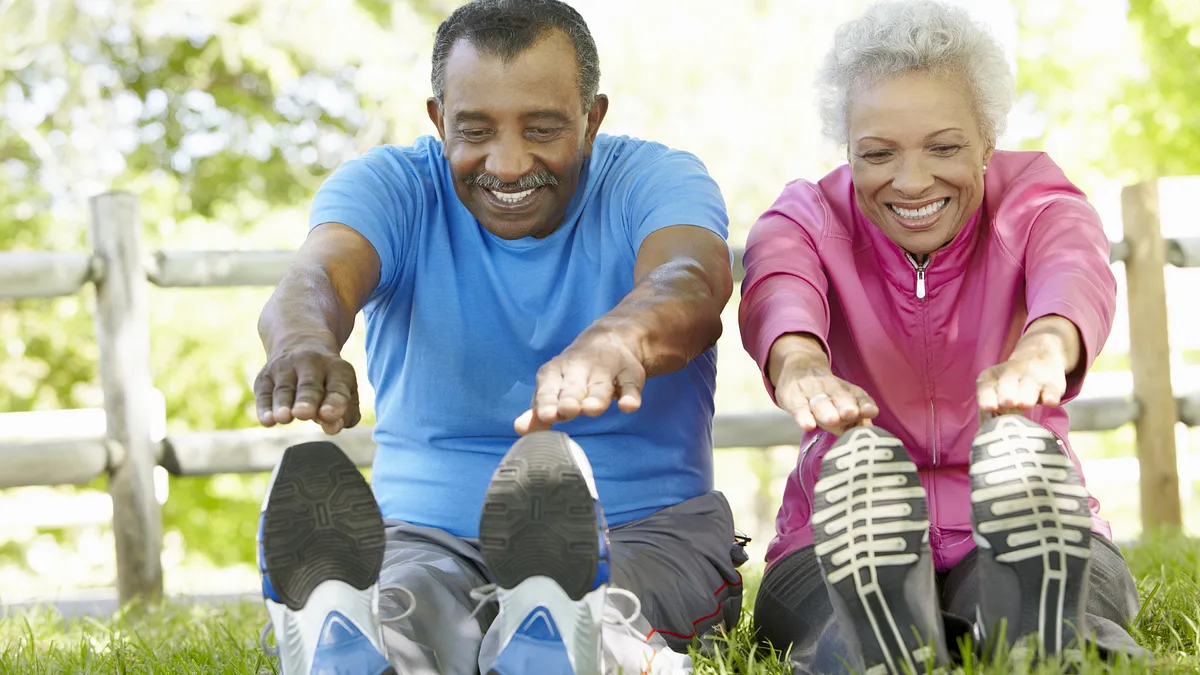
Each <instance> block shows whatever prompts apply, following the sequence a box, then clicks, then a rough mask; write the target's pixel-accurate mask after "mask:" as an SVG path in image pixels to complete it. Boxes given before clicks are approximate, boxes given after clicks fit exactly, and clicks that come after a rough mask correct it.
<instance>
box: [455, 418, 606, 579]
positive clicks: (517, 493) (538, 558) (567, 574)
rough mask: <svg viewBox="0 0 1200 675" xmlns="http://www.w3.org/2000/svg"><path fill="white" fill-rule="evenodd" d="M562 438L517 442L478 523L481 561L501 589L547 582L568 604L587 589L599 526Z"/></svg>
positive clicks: (537, 436) (550, 435)
mask: <svg viewBox="0 0 1200 675" xmlns="http://www.w3.org/2000/svg"><path fill="white" fill-rule="evenodd" d="M569 443H571V441H570V439H569V438H567V436H566V435H565V434H562V433H559V432H555V431H545V432H539V433H534V434H530V435H528V436H525V437H523V438H521V439H520V440H518V441H517V442H516V443H515V444H514V445H513V447H512V448H511V449H510V450H509V451H508V454H506V455H505V457H504V459H503V460H502V461H501V462H500V465H499V466H498V467H497V468H496V471H495V473H494V474H493V477H492V482H491V484H490V485H489V486H488V490H487V494H486V496H485V497H484V503H483V510H482V513H481V515H480V519H479V545H480V549H481V551H482V554H483V559H484V562H486V563H487V566H488V569H489V570H490V571H491V572H492V575H493V576H494V578H495V581H496V583H497V584H499V585H500V587H502V588H514V587H516V586H517V584H519V583H521V582H522V581H524V580H525V579H528V578H529V577H533V576H545V577H549V578H550V579H553V580H554V581H555V582H556V583H557V584H558V585H559V586H560V587H561V588H562V589H563V591H565V592H566V594H567V595H568V596H569V597H570V598H571V599H572V600H576V601H578V600H580V599H582V598H583V596H584V595H586V594H587V593H588V591H590V590H591V589H592V586H593V583H594V581H595V578H596V573H597V567H598V565H599V560H600V545H599V536H600V532H599V523H598V522H597V516H596V506H595V502H594V500H593V499H592V494H591V491H590V490H589V489H588V485H587V481H586V479H585V478H584V476H583V473H582V472H581V470H580V468H579V466H578V465H577V464H576V463H575V461H574V460H573V459H572V456H571V449H570V447H569V445H568V444H569Z"/></svg>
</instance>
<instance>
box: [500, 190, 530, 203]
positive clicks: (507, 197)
mask: <svg viewBox="0 0 1200 675" xmlns="http://www.w3.org/2000/svg"><path fill="white" fill-rule="evenodd" d="M491 193H492V194H494V195H496V199H499V200H500V201H502V202H505V203H507V204H516V203H517V202H519V201H521V200H522V199H525V198H526V197H528V196H529V195H531V194H533V190H524V191H522V192H496V191H495V190H491Z"/></svg>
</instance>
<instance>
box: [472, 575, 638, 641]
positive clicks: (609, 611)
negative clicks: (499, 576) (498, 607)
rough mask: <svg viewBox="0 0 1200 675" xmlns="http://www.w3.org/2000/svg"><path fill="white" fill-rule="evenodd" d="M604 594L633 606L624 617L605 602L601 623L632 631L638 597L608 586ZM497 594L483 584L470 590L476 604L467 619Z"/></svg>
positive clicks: (493, 587) (629, 592)
mask: <svg viewBox="0 0 1200 675" xmlns="http://www.w3.org/2000/svg"><path fill="white" fill-rule="evenodd" d="M604 592H605V595H607V596H618V597H622V598H625V599H627V600H629V601H630V602H631V603H632V604H633V611H631V612H630V613H629V614H628V615H626V614H623V613H621V610H620V609H619V608H618V607H617V606H616V604H615V603H609V602H605V603H604V615H603V617H602V618H603V621H604V622H605V623H609V624H615V625H619V626H625V627H626V628H631V629H632V628H633V622H634V620H636V619H637V618H638V616H640V615H641V613H642V601H641V600H639V599H638V596H636V595H634V594H633V592H632V591H627V590H625V589H624V588H617V587H615V586H609V587H608V588H606V589H605V591H604ZM499 593H500V589H499V588H498V587H497V586H496V584H485V585H483V586H479V587H478V588H472V589H471V593H470V595H471V599H472V600H474V601H476V602H477V603H478V604H477V605H475V609H474V610H472V611H471V615H470V616H469V617H467V618H468V619H474V618H475V617H476V615H478V614H479V611H480V610H482V609H483V608H484V607H485V606H487V604H488V603H489V602H491V601H493V600H495V599H496V596H497V595H499ZM635 630H636V629H635Z"/></svg>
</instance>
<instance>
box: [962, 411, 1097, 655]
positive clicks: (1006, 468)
mask: <svg viewBox="0 0 1200 675" xmlns="http://www.w3.org/2000/svg"><path fill="white" fill-rule="evenodd" d="M971 524H972V526H973V527H974V530H975V533H976V535H977V536H982V537H983V538H984V539H985V540H986V541H987V543H988V544H989V545H990V547H991V552H990V554H991V556H992V557H993V558H994V561H995V562H996V563H999V564H1002V565H1007V566H1008V567H1010V568H1011V569H1012V571H1013V573H1014V574H1013V575H1012V577H1013V578H1015V579H1016V583H1017V585H1018V587H1017V588H1011V587H1003V588H1002V587H998V586H997V583H998V582H994V581H989V580H988V579H983V580H982V588H981V591H983V592H984V593H1004V594H1012V593H1019V594H1020V596H1019V597H1020V602H1019V607H1020V611H1019V614H1018V616H1017V617H1016V620H1015V622H1014V621H1012V620H1011V619H1010V621H1009V623H1008V624H1007V626H1006V628H1005V632H1006V636H1007V641H1008V642H1009V643H1015V641H1017V640H1019V639H1021V638H1022V637H1024V636H1028V635H1034V636H1036V639H1037V643H1038V647H1039V648H1041V649H1043V650H1044V653H1050V654H1057V653H1061V652H1063V651H1064V650H1066V649H1067V648H1068V644H1070V643H1071V642H1072V641H1074V640H1075V637H1076V631H1077V630H1080V629H1082V628H1083V624H1082V623H1081V620H1082V619H1083V616H1082V607H1083V604H1082V600H1083V599H1084V593H1085V592H1086V591H1085V588H1084V583H1085V581H1086V579H1087V575H1088V568H1089V564H1090V561H1091V555H1092V552H1091V527H1092V513H1091V509H1090V508H1089V506H1088V498H1087V490H1086V489H1085V488H1084V487H1083V483H1082V481H1081V480H1080V478H1079V474H1078V473H1077V472H1076V471H1075V465H1074V464H1073V463H1072V462H1071V458H1070V457H1068V456H1067V455H1066V454H1065V453H1064V452H1063V451H1062V449H1061V448H1059V445H1058V439H1057V438H1056V437H1055V436H1054V434H1052V433H1050V432H1049V431H1047V430H1046V429H1045V428H1043V427H1042V426H1041V425H1039V424H1037V423H1035V422H1033V421H1031V420H1028V419H1026V418H1024V417H1020V416H1017V415H1005V416H1003V417H998V418H996V419H993V420H991V421H989V422H988V423H987V424H986V425H984V427H983V428H982V429H981V430H980V432H979V434H978V435H977V436H976V438H975V443H974V444H973V446H972V448H971ZM1006 576H1007V575H1006ZM1004 585H1005V586H1008V584H1004ZM982 604H983V606H984V607H986V606H988V603H986V602H984V603H982ZM1006 618H1007V617H1006ZM983 619H984V622H985V623H986V624H991V623H995V619H996V617H987V616H984V617H983ZM1014 623H1015V625H1014ZM985 627H988V628H990V626H985Z"/></svg>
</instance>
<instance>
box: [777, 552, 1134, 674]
mask: <svg viewBox="0 0 1200 675" xmlns="http://www.w3.org/2000/svg"><path fill="white" fill-rule="evenodd" d="M1091 549H1092V563H1091V573H1090V574H1091V578H1090V590H1089V593H1088V601H1087V621H1088V629H1089V630H1090V632H1091V633H1092V640H1093V641H1094V643H1095V644H1096V646H1097V647H1098V648H1100V650H1101V651H1102V652H1125V653H1129V654H1139V655H1144V654H1146V652H1145V650H1143V649H1142V648H1141V647H1139V646H1138V645H1137V644H1136V643H1135V642H1134V641H1133V638H1131V637H1130V636H1129V633H1128V632H1127V631H1126V629H1125V627H1126V626H1127V625H1128V623H1129V621H1130V620H1132V619H1133V617H1134V616H1136V615H1137V612H1138V606H1139V602H1138V594H1137V585H1136V584H1135V583H1134V581H1133V576H1132V575H1131V574H1130V573H1129V566H1128V565H1127V564H1126V563H1125V558H1124V556H1122V555H1121V552H1120V551H1119V550H1118V549H1117V547H1116V546H1114V545H1113V544H1112V542H1110V541H1108V540H1107V539H1105V538H1104V537H1102V536H1100V535H1096V534H1093V535H1092V545H1091ZM975 559H976V551H971V552H970V553H968V554H967V556H966V557H965V558H963V559H962V561H960V562H959V563H958V564H957V565H955V566H954V567H953V568H952V569H950V571H948V572H940V573H938V575H937V582H938V591H939V592H940V593H941V606H942V617H943V620H944V623H945V627H946V646H947V647H948V648H949V650H950V654H951V655H952V656H956V655H957V654H958V653H959V649H958V639H959V637H961V636H970V635H972V633H973V627H974V618H975V616H976V612H975V608H976V605H977V604H978V603H979V573H978V566H977V565H976V564H975ZM754 629H755V631H756V632H757V634H758V637H759V639H760V640H765V641H768V642H770V644H771V645H772V646H773V647H774V648H775V649H778V650H779V651H780V652H785V651H787V650H788V648H789V647H791V654H790V660H791V662H792V664H793V670H794V671H795V672H796V673H797V675H800V674H805V675H807V674H809V673H812V674H814V675H815V674H816V673H822V674H824V673H843V672H845V667H844V666H843V662H842V660H841V659H840V658H839V657H841V658H845V654H846V643H845V641H844V639H843V638H842V636H841V634H840V632H839V631H838V628H837V622H836V621H835V619H834V617H833V605H832V603H831V602H830V600H829V592H828V591H827V590H826V586H825V581H824V579H823V578H822V576H821V568H820V566H819V564H818V563H817V556H816V554H815V553H814V552H813V547H812V546H807V547H805V548H802V549H800V550H799V551H796V552H794V553H792V554H790V555H788V556H787V557H786V558H784V559H783V560H780V561H779V562H777V563H775V564H774V565H773V566H772V567H771V568H770V569H769V570H767V573H766V575H764V576H763V580H762V585H761V586H759V589H758V597H757V599H756V600H755V604H754Z"/></svg>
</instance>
